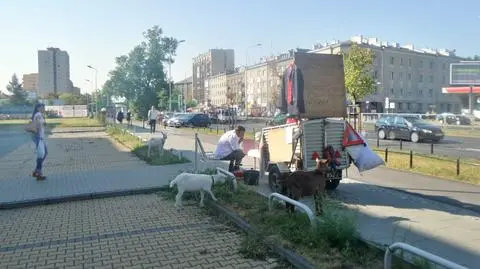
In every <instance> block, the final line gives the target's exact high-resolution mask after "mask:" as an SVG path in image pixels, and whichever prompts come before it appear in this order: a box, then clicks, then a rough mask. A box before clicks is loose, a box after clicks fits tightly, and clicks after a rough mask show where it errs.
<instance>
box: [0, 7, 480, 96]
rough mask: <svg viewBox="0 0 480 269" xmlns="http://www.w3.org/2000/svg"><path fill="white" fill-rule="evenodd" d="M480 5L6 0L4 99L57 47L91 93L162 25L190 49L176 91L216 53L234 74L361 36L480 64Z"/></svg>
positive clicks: (1, 64)
mask: <svg viewBox="0 0 480 269" xmlns="http://www.w3.org/2000/svg"><path fill="white" fill-rule="evenodd" d="M479 10H480V1H478V0H461V1H449V0H436V1H435V0H403V1H387V0H343V1H338V2H337V1H331V0H297V1H291V0H289V1H287V0H242V1H240V0H224V1H219V0H203V1H197V0H174V1H173V0H171V1H165V0H136V1H133V0H116V1H115V0H97V1H93V0H81V1H80V0H69V1H65V0H62V1H60V0H48V1H47V0H0V90H2V91H5V86H6V85H7V83H8V82H9V80H10V79H11V76H12V74H13V73H16V74H17V75H18V76H19V77H20V79H21V76H22V75H23V74H26V73H36V72H37V69H38V66H37V57H38V56H37V51H38V50H42V49H45V48H47V47H58V48H60V49H62V50H66V51H67V52H68V53H69V55H70V76H71V80H72V82H73V84H74V85H75V86H77V87H80V88H81V90H82V92H85V91H87V92H90V91H91V90H92V88H93V83H89V82H86V81H85V79H88V80H91V81H92V82H93V81H94V72H93V70H91V69H88V68H87V65H92V66H93V67H95V68H97V69H98V87H99V88H100V87H101V85H102V84H103V83H104V82H105V81H106V80H107V79H108V72H109V71H111V70H112V69H113V68H114V67H115V62H114V61H115V57H118V56H121V55H124V54H127V53H128V52H129V51H130V50H131V49H132V48H133V47H134V46H135V45H137V44H139V43H140V42H142V41H143V37H142V33H143V32H144V31H145V30H147V29H149V28H151V27H152V26H154V25H159V26H160V27H161V28H162V29H163V31H164V35H165V36H171V37H175V38H177V39H179V40H185V43H182V44H180V46H179V48H178V50H177V57H176V59H175V61H176V62H175V63H174V64H173V65H172V76H173V78H174V80H175V81H178V80H181V79H184V78H185V77H186V76H190V75H191V73H192V58H193V57H195V56H196V55H198V54H200V53H203V52H206V51H207V50H208V49H211V48H230V49H234V50H235V64H236V65H237V66H240V65H244V64H245V62H246V60H247V48H249V47H251V46H252V45H254V44H257V43H261V44H262V46H261V47H256V48H251V49H248V64H252V63H254V62H258V60H259V58H260V57H262V56H266V55H272V54H279V53H282V52H285V51H287V50H288V49H292V48H297V47H300V48H312V46H313V44H314V43H322V42H325V41H332V40H348V39H350V37H351V36H355V35H364V36H368V37H377V38H379V39H380V40H386V41H392V42H399V43H400V44H414V45H415V47H419V48H424V47H429V48H447V49H456V51H457V55H460V56H471V55H474V54H480V46H479V45H478V44H480V11H479Z"/></svg>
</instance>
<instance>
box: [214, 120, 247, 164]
mask: <svg viewBox="0 0 480 269" xmlns="http://www.w3.org/2000/svg"><path fill="white" fill-rule="evenodd" d="M244 136H245V127H243V126H240V125H239V126H237V128H235V129H234V130H230V131H228V132H226V133H224V134H223V135H222V136H221V137H220V139H219V140H218V143H217V148H216V149H215V156H216V157H217V158H218V159H220V160H228V161H230V165H229V166H228V171H229V172H234V171H235V170H238V168H239V166H240V164H241V162H242V159H243V157H245V153H244V152H243V150H242V149H241V148H240V144H241V143H242V141H243V137H244Z"/></svg>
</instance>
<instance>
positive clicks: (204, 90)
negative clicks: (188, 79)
mask: <svg viewBox="0 0 480 269" xmlns="http://www.w3.org/2000/svg"><path fill="white" fill-rule="evenodd" d="M192 68H193V70H192V71H193V73H192V74H193V75H192V87H193V97H194V99H196V100H197V102H198V103H199V104H204V105H206V104H207V103H208V100H209V92H208V85H206V84H208V79H207V78H208V77H209V76H214V75H217V74H220V73H225V72H232V71H234V69H235V53H234V51H233V49H210V50H208V51H207V52H205V53H202V54H200V55H198V56H197V57H194V58H193V67H192Z"/></svg>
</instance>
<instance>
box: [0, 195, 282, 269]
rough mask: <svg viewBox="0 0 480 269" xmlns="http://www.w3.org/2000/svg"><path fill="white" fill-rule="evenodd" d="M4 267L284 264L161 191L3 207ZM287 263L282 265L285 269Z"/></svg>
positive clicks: (0, 253)
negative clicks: (246, 253)
mask: <svg viewBox="0 0 480 269" xmlns="http://www.w3.org/2000/svg"><path fill="white" fill-rule="evenodd" d="M0 227H2V229H0V264H1V267H2V268H7V269H8V268H25V269H26V268H28V269H41V268H49V269H51V268H62V269H63V268H65V269H67V268H68V269H75V268H82V269H83V268H110V269H120V268H145V269H147V268H164V269H173V268H190V269H193V268H198V269H202V268H203V269H206V268H226V269H228V268H230V269H233V268H235V269H236V268H278V267H276V266H278V264H276V262H275V260H274V259H271V260H270V261H255V260H250V259H245V258H243V257H242V256H241V255H240V254H239V246H240V242H241V236H242V235H241V234H240V233H239V232H238V231H236V230H235V229H232V228H230V227H228V226H226V225H224V224H221V223H218V222H216V221H215V220H214V219H212V217H210V216H208V215H207V214H205V213H204V212H202V211H201V210H200V209H199V207H198V205H196V204H195V205H185V206H184V208H183V209H182V210H179V211H178V210H175V209H174V207H173V202H172V201H165V200H163V199H162V198H161V197H160V196H158V195H156V194H151V195H137V196H125V197H116V198H106V199H96V200H87V201H78V202H70V203H62V204H56V205H48V206H37V207H32V208H23V209H16V210H3V211H0ZM280 268H281V267H280Z"/></svg>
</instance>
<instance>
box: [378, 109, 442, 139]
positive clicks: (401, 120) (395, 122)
mask: <svg viewBox="0 0 480 269" xmlns="http://www.w3.org/2000/svg"><path fill="white" fill-rule="evenodd" d="M375 132H376V133H377V136H378V138H379V139H392V140H394V139H402V140H409V141H412V142H414V143H417V142H420V141H424V140H430V141H434V142H438V141H440V140H442V139H443V137H444V133H443V132H442V129H441V128H440V126H437V125H434V124H431V123H429V122H426V121H424V120H423V119H420V118H418V117H414V116H401V115H391V116H390V115H388V116H383V117H381V118H380V119H379V120H378V121H377V122H376V123H375Z"/></svg>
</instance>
